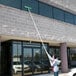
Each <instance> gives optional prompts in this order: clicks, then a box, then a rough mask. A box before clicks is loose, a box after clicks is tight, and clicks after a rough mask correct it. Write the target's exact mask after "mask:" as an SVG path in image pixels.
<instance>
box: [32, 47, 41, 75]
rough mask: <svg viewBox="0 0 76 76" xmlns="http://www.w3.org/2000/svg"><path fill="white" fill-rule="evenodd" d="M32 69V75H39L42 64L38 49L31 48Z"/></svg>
mask: <svg viewBox="0 0 76 76" xmlns="http://www.w3.org/2000/svg"><path fill="white" fill-rule="evenodd" d="M33 67H34V74H39V73H41V69H42V64H41V53H40V48H33Z"/></svg>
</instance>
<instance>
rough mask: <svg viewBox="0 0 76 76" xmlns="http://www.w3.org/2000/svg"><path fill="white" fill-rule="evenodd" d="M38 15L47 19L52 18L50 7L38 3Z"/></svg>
mask: <svg viewBox="0 0 76 76" xmlns="http://www.w3.org/2000/svg"><path fill="white" fill-rule="evenodd" d="M39 14H40V15H44V16H47V17H52V7H51V6H49V5H47V4H44V3H42V2H39Z"/></svg>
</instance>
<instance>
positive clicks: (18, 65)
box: [13, 62, 30, 74]
mask: <svg viewBox="0 0 76 76" xmlns="http://www.w3.org/2000/svg"><path fill="white" fill-rule="evenodd" d="M29 69H30V67H29V66H28V65H26V64H24V71H28V70H29ZM20 71H22V65H21V63H20V62H13V72H14V73H15V74H16V73H17V72H20Z"/></svg>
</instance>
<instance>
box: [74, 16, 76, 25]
mask: <svg viewBox="0 0 76 76" xmlns="http://www.w3.org/2000/svg"><path fill="white" fill-rule="evenodd" d="M74 23H75V25H76V15H75V16H74Z"/></svg>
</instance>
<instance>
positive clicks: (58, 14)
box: [53, 8, 64, 21]
mask: <svg viewBox="0 0 76 76" xmlns="http://www.w3.org/2000/svg"><path fill="white" fill-rule="evenodd" d="M53 16H54V18H55V19H58V20H61V21H64V11H62V10H60V9H58V8H53Z"/></svg>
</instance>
